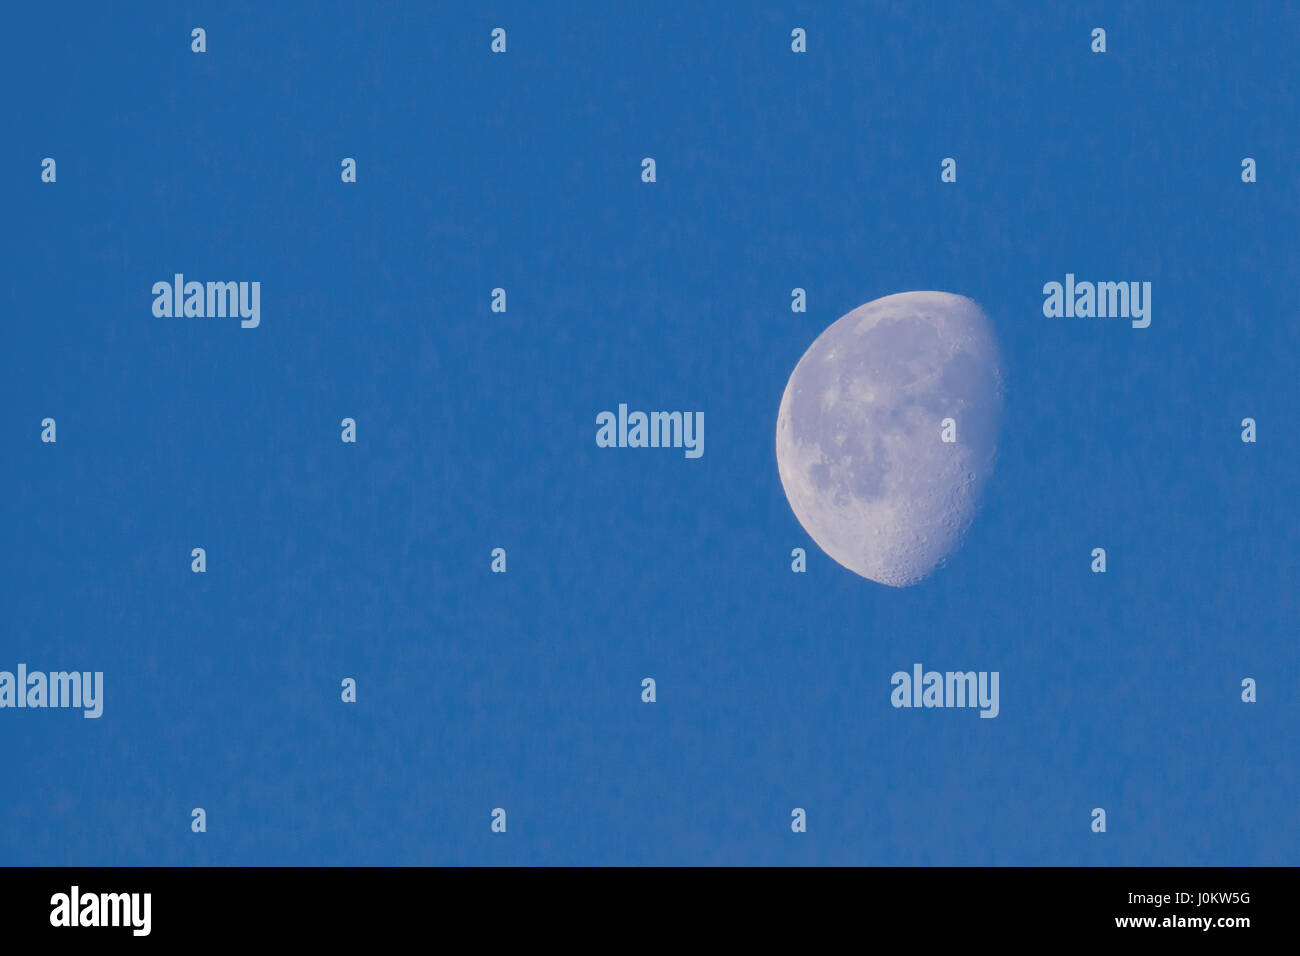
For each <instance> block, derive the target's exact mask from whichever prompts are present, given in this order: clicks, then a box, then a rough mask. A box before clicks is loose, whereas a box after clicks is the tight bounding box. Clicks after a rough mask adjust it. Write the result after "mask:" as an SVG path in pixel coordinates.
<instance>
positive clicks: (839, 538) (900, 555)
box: [776, 292, 1003, 588]
mask: <svg viewBox="0 0 1300 956" xmlns="http://www.w3.org/2000/svg"><path fill="white" fill-rule="evenodd" d="M1002 391H1003V384H1002V370H1001V357H1000V354H999V351H998V346H997V339H996V337H995V335H994V332H993V326H992V323H991V322H990V321H989V319H988V316H986V315H985V314H984V311H983V310H982V309H981V308H980V307H979V306H978V305H977V304H976V303H975V302H973V301H972V300H970V299H968V298H966V297H964V296H960V295H952V294H951V293H948V292H903V293H899V294H898V295H888V296H885V297H884V298H883V299H876V300H875V301H873V302H868V303H867V304H866V305H861V306H858V308H856V309H854V310H853V311H852V312H850V313H848V314H847V315H845V316H843V317H841V318H840V319H838V320H836V321H835V322H834V324H832V325H831V326H830V328H828V329H826V331H825V332H823V333H822V334H821V335H819V336H818V337H817V340H816V341H815V342H813V344H812V345H811V346H810V347H809V349H808V351H807V352H805V353H804V356H803V358H801V359H800V360H799V364H798V365H796V366H795V369H794V372H792V373H791V375H790V381H789V382H788V383H787V384H786V387H785V394H784V395H783V396H782V397H781V410H780V412H779V413H778V415H777V420H776V461H777V468H778V470H779V471H780V474H781V484H782V486H783V487H784V488H785V495H786V498H788V499H789V501H790V507H791V508H792V509H794V513H795V517H797V518H798V519H799V523H800V524H801V525H803V527H804V530H805V531H807V532H808V534H809V535H810V536H811V537H812V539H813V540H814V541H816V542H817V545H818V546H819V547H820V548H821V549H822V550H823V551H825V552H826V553H827V554H828V555H830V556H831V557H832V558H834V559H835V560H836V561H837V562H839V563H840V564H842V565H843V566H844V567H846V568H848V569H849V570H850V571H853V572H854V573H856V574H859V575H861V576H862V577H864V578H868V579H870V580H872V581H877V582H879V583H880V584H886V585H889V586H890V587H898V588H901V587H907V586H909V585H912V584H916V583H917V582H919V581H921V580H923V579H924V578H925V577H927V576H928V575H929V574H930V572H932V571H933V570H934V569H935V568H936V567H938V566H940V565H941V564H942V563H944V562H945V561H946V559H947V557H948V555H950V554H951V553H952V552H954V551H955V550H957V548H958V547H960V545H961V542H962V539H963V537H964V536H965V534H966V531H967V529H969V527H970V525H971V522H972V521H973V520H974V517H975V512H976V509H977V506H978V504H979V499H980V494H981V492H982V490H983V488H984V485H985V483H986V482H987V481H988V478H989V476H990V475H991V474H992V472H993V465H994V461H995V459H996V457H997V439H998V429H999V427H1000V424H1001V417H1002ZM947 419H951V420H952V421H951V423H949V422H947V421H946V420H947ZM945 438H955V440H954V441H945V440H944V439H945Z"/></svg>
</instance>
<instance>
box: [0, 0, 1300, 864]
mask: <svg viewBox="0 0 1300 956" xmlns="http://www.w3.org/2000/svg"><path fill="white" fill-rule="evenodd" d="M287 6H289V5H278V4H276V5H273V4H261V3H257V4H252V3H250V4H239V5H235V4H224V3H223V4H194V3H176V4H165V5H164V4H158V5H155V6H154V8H153V9H137V8H136V5H125V6H123V5H118V6H115V7H113V8H112V9H111V10H108V9H103V8H100V7H99V6H98V5H95V6H92V5H89V4H86V5H83V6H75V5H73V6H69V5H46V6H43V7H42V6H37V5H22V6H21V7H20V8H15V9H13V10H9V11H6V14H5V19H6V21H7V22H6V24H5V30H4V31H3V34H2V36H0V54H2V55H0V64H2V65H0V69H2V70H3V71H4V72H3V74H0V76H2V78H3V87H2V88H3V90H4V92H3V94H2V96H3V102H4V114H5V116H6V124H5V126H6V133H5V136H4V140H3V145H4V148H3V150H0V183H2V184H3V185H2V186H0V200H2V204H0V208H2V209H3V221H4V227H3V236H4V247H3V261H4V263H5V268H4V270H3V285H2V286H0V288H2V290H3V311H4V321H3V323H0V356H2V358H0V362H3V365H0V389H2V392H0V397H2V399H3V410H4V416H3V434H2V435H0V441H2V447H3V458H2V459H0V501H2V502H3V518H4V543H5V547H4V548H3V549H2V552H0V553H2V555H3V557H2V561H3V565H2V566H0V582H2V583H0V590H2V592H3V600H4V615H3V629H2V630H0V669H9V670H12V669H14V667H16V665H17V664H18V663H19V662H24V663H26V664H27V665H28V666H29V667H30V668H32V669H40V670H59V669H78V670H80V669H88V670H102V671H104V672H105V682H106V691H105V709H104V716H103V717H102V718H101V719H100V720H97V721H94V720H85V719H83V718H82V717H81V715H80V712H77V711H58V710H46V711H32V710H22V711H18V710H6V711H2V712H0V765H2V766H3V772H0V863H5V864H159V863H162V864H541V863H561V864H742V863H765V864H786V863H790V864H808V863H819V864H820V863H834V864H857V863H876V864H1137V865H1146V864H1296V863H1300V827H1297V823H1298V820H1297V803H1296V793H1297V788H1298V785H1300V773H1298V766H1300V763H1298V760H1297V755H1296V735H1297V730H1300V709H1298V707H1297V694H1296V691H1297V686H1298V683H1300V667H1298V666H1297V655H1296V611H1297V601H1296V596H1295V582H1294V571H1295V555H1296V543H1297V540H1300V523H1298V522H1297V517H1296V515H1297V512H1296V504H1295V489H1296V466H1297V462H1298V461H1300V445H1298V443H1297V437H1296V427H1297V424H1296V414H1297V401H1296V399H1297V384H1296V363H1297V358H1300V354H1298V353H1300V346H1298V345H1297V333H1296V296H1295V267H1296V263H1297V261H1300V239H1298V238H1297V236H1298V234H1300V231H1298V230H1297V227H1296V223H1297V216H1298V214H1300V203H1298V202H1297V197H1298V191H1297V184H1296V175H1295V169H1294V167H1295V161H1296V157H1297V155H1300V134H1298V133H1297V127H1296V123H1295V118H1296V116H1297V114H1298V112H1300V98H1298V97H1297V93H1296V86H1295V83H1294V55H1295V49H1296V48H1295V37H1296V35H1297V29H1300V16H1298V15H1297V12H1296V8H1295V7H1294V6H1291V5H1285V4H1281V3H1273V4H1252V5H1249V6H1248V7H1245V8H1243V7H1241V6H1239V5H1232V4H1227V3H1222V4H1220V3H1215V4H1206V3H1199V4H1192V3H1178V4H1172V3H1166V4H1120V3H1113V4H1083V5H1041V4H1033V5H1028V4H1015V3H1002V4H994V5H986V4H956V3H942V4H926V3H900V4H857V3H855V4H845V5H844V9H839V10H833V9H831V6H830V5H829V4H823V3H816V4H788V5H784V6H782V5H771V4H761V5H760V4H748V3H746V4H738V3H737V4H700V3H661V2H656V3H652V4H638V5H633V4H619V5H617V6H618V7H619V9H618V10H617V11H615V10H613V9H611V8H610V5H608V4H600V3H588V4H581V5H574V4H563V5H549V4H548V5H540V7H541V8H539V5H538V4H535V3H517V4H503V3H500V4H489V5H484V4H477V3H463V4H438V5H433V4H425V3H414V2H412V3H408V4H401V5H394V4H378V3H370V2H366V3H350V4H322V5H313V6H312V8H311V9H310V10H308V9H307V8H305V7H302V8H297V7H295V9H293V10H289V9H282V7H287ZM194 26H203V27H205V28H206V29H207V33H208V52H207V53H206V54H204V55H195V54H193V53H191V52H190V29H191V28H192V27H194ZM495 26H504V27H506V28H507V29H508V31H509V52H508V53H507V55H505V56H493V55H491V54H490V53H489V51H488V44H489V32H490V30H491V29H492V28H493V27H495ZM795 26H802V27H804V28H805V29H806V30H807V31H808V36H809V41H808V43H809V52H808V53H807V55H804V56H797V55H795V54H793V53H791V52H790V46H789V43H790V37H789V34H790V30H791V29H792V28H793V27H795ZM1094 26H1103V27H1105V28H1106V29H1107V31H1108V34H1109V52H1108V53H1106V54H1105V55H1104V56H1099V55H1093V54H1092V53H1091V52H1090V50H1089V45H1090V31H1091V29H1092V28H1093V27H1094ZM45 156H52V157H54V158H55V159H56V160H57V161H58V182H57V184H55V185H46V184H42V183H41V182H40V178H39V176H40V161H41V159H42V158H43V157H45ZM344 156H352V157H355V158H356V159H357V161H358V166H359V181H358V182H357V183H356V184H355V185H344V184H342V183H341V182H340V181H339V163H340V160H341V159H342V157H344ZM643 156H653V157H655V158H656V160H657V161H658V177H659V181H658V183H656V184H654V185H644V184H642V183H641V181H640V161H641V158H642V157H643ZM945 156H953V157H956V158H957V160H958V164H959V166H958V172H959V181H958V183H957V184H956V185H943V184H941V183H940V182H939V162H940V160H941V159H942V158H943V157H945ZM1243 156H1252V157H1254V158H1255V159H1256V160H1257V161H1258V164H1259V182H1258V183H1257V184H1255V185H1245V184H1243V183H1242V182H1241V180H1240V162H1241V158H1242V157H1243ZM1067 271H1070V272H1074V273H1076V274H1077V275H1078V276H1079V278H1081V279H1092V280H1128V279H1134V280H1149V281H1151V282H1152V283H1153V311H1152V317H1153V318H1152V323H1151V327H1150V328H1149V329H1146V330H1135V329H1132V328H1130V327H1129V324H1128V323H1127V322H1126V321H1123V320H1086V319H1046V318H1044V317H1043V315H1042V311H1041V310H1042V298H1043V297H1042V292H1041V289H1042V286H1043V283H1044V282H1047V281H1049V280H1058V281H1059V280H1061V279H1063V277H1064V275H1065V273H1066V272H1067ZM174 272H184V273H185V275H186V277H187V278H193V279H198V280H200V281H204V280H259V281H261V282H262V324H261V327H260V328H258V329H255V330H243V329H241V328H239V325H238V323H237V322H236V321H233V320H217V319H211V320H205V319H158V318H155V317H154V316H153V315H152V312H151V305H152V294H151V292H150V288H151V286H152V284H153V283H154V282H155V281H158V280H170V278H171V276H172V274H173V273H174ZM495 286H503V287H505V288H506V289H507V290H508V294H509V311H508V312H507V313H506V314H505V315H498V314H493V313H491V312H490V311H489V297H490V292H491V290H492V288H493V287H495ZM795 286H802V287H804V288H806V289H807V290H808V296H809V299H808V301H809V311H808V313H807V314H806V315H796V314H792V313H791V312H790V309H789V301H790V290H791V289H792V288H793V287H795ZM910 289H940V290H946V291H952V292H958V293H962V294H964V295H968V296H970V297H972V298H974V299H976V300H977V301H979V302H980V303H981V304H982V305H983V306H984V307H985V309H986V310H987V311H988V313H989V315H990V316H991V318H992V320H993V322H994V324H995V327H996V329H997V333H998V335H999V338H1000V340H1001V344H1002V348H1003V352H1004V356H1005V364H1006V379H1007V415H1006V421H1005V427H1004V432H1003V437H1002V444H1001V457H1000V461H999V464H998V468H997V470H996V472H995V474H994V477H993V480H992V481H991V483H990V484H989V486H988V488H987V491H986V497H985V506H984V508H983V510H982V512H981V514H980V516H979V517H978V518H977V520H976V523H975V525H974V527H973V529H972V532H971V534H970V536H969V538H968V540H967V542H966V545H965V547H964V548H963V549H962V550H961V551H960V552H959V553H957V554H956V555H955V556H954V557H953V558H952V559H951V560H950V562H949V564H948V567H947V568H946V569H943V570H941V571H939V572H938V573H936V574H935V575H934V576H933V577H932V578H931V579H929V580H928V581H926V582H924V583H922V584H920V585H919V586H916V587H914V588H911V589H907V590H902V591H899V590H893V589H889V588H885V587H882V586H879V585H876V584H874V583H872V582H869V581H866V580H864V579H861V578H858V577H856V576H855V575H853V574H852V573H850V572H848V571H846V570H844V569H842V568H840V567H839V566H838V565H836V564H835V563H834V562H832V561H831V560H830V559H829V558H827V557H826V556H824V555H823V554H822V553H821V552H820V551H819V550H817V549H816V546H815V545H814V544H813V543H812V542H811V541H810V540H809V538H808V537H807V536H806V534H805V533H804V532H803V530H802V529H801V527H800V526H799V524H798V522H797V521H796V519H795V517H794V515H793V513H792V512H791V510H790V508H789V506H788V505H787V503H786V501H785V497H784V494H783V492H782V489H781V485H780V481H779V478H778V475H777V469H776V462H775V455H774V429H775V419H776V411H777V407H778V404H779V402H780V398H781V393H782V390H783V389H784V386H785V383H786V379H787V376H788V375H789V373H790V371H791V370H792V369H793V368H794V365H795V363H796V362H797V361H798V359H799V357H800V356H801V355H802V354H803V352H804V350H805V349H806V348H807V347H808V346H809V345H810V344H811V342H812V341H813V339H814V338H815V337H816V336H817V335H818V334H819V333H820V332H821V331H822V329H823V328H825V327H826V326H827V325H828V324H830V323H831V322H832V321H834V320H835V319H836V318H838V317H839V316H840V315H842V314H843V313H845V312H847V311H849V310H850V309H852V308H854V307H856V306H858V305H860V304H861V303H864V302H867V301H869V300H871V299H874V298H877V297H879V296H883V295H887V294H890V293H893V292H899V291H904V290H910ZM619 402H628V403H629V404H630V405H631V407H633V408H644V409H651V408H664V409H690V410H695V409H699V410H702V411H703V412H704V413H705V425H706V431H705V441H706V444H705V449H706V450H705V455H704V457H703V458H702V459H700V460H696V461H691V460H687V459H685V458H684V457H683V456H682V454H681V453H680V452H676V451H649V450H647V451H634V450H624V451H609V450H602V449H598V448H597V447H596V445H595V441H594V438H595V416H596V414H597V412H599V411H601V410H604V409H613V408H616V407H617V404H618V403H619ZM45 416H52V417H54V418H55V419H57V421H58V443H57V444H56V445H46V444H42V443H41V442H40V440H39V434H40V424H39V423H40V421H41V419H42V418H44V417H45ZM345 416H351V417H353V418H355V419H356V420H357V422H358V433H359V441H358V443H357V444H356V445H354V446H353V445H344V444H342V443H341V442H340V441H339V430H340V429H339V422H340V420H341V419H342V418H344V417H345ZM1245 416H1252V417H1254V418H1256V419H1257V420H1258V422H1259V442H1258V443H1257V444H1255V445H1245V444H1242V442H1241V441H1240V425H1239V422H1240V420H1241V419H1242V418H1243V417H1245ZM497 546H501V547H505V548H507V549H508V552H509V572H508V573H507V574H505V575H493V574H490V573H489V570H488V567H489V552H490V550H491V549H492V548H493V547H497ZM796 546H799V547H805V548H808V549H809V567H808V573H807V574H804V575H796V574H792V573H791V571H790V550H791V548H793V547H796ZM1097 546H1102V547H1105V548H1106V549H1107V551H1108V555H1109V572H1108V573H1107V574H1105V575H1094V574H1092V573H1090V572H1089V560H1090V558H1089V552H1090V551H1091V549H1092V548H1093V547H1097ZM193 547H204V548H206V549H207V556H208V572H207V574H206V575H195V574H192V573H191V572H190V557H189V555H190V549H191V548H193ZM915 661H920V662H922V663H923V664H925V665H926V666H927V667H934V668H937V669H940V670H945V669H968V668H969V669H976V670H997V671H1000V673H1001V715H1000V716H999V717H998V718H997V719H996V720H981V719H978V717H977V715H976V712H975V711H973V710H946V711H945V710H931V711H916V710H895V709H893V708H892V707H891V706H890V703H889V692H890V684H889V677H890V675H891V673H893V672H894V671H895V670H899V669H904V670H907V669H910V667H911V665H912V663H913V662H915ZM345 676H351V677H355V678H356V679H357V681H358V683H359V702H358V703H357V704H355V705H344V704H343V703H341V702H340V700H339V683H340V681H341V679H342V678H343V677H345ZM645 676H653V677H654V678H656V680H657V681H658V696H659V700H658V703H656V704H654V705H653V706H649V705H646V704H643V703H642V702H641V700H640V681H641V679H642V678H643V677H645ZM1246 676H1250V677H1254V678H1255V679H1256V680H1257V681H1258V682H1259V698H1260V699H1259V702H1258V703H1257V704H1254V705H1246V704H1243V703H1242V702H1241V701H1240V699H1239V695H1240V682H1241V679H1242V678H1243V677H1246ZM200 806H201V807H204V808H205V809H206V810H207V814H208V832H207V833H206V834H202V835H197V834H193V833H191V832H190V810H191V809H192V808H193V807H200ZM498 806H501V807H505V808H506V809H507V811H508V813H509V831H508V833H507V834H506V835H505V836H499V835H493V834H492V833H491V832H490V829H489V823H490V812H491V810H492V808H493V807H498ZM796 806H798V807H803V808H805V809H806V810H807V811H808V832H807V833H806V834H803V835H795V834H793V833H791V831H790V811H791V808H793V807H796ZM1096 806H1101V807H1105V808H1106V810H1107V811H1108V813H1109V832H1108V833H1106V834H1105V835H1095V834H1093V833H1091V832H1090V829H1089V824H1090V816H1089V813H1090V811H1091V809H1092V808H1093V807H1096Z"/></svg>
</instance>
